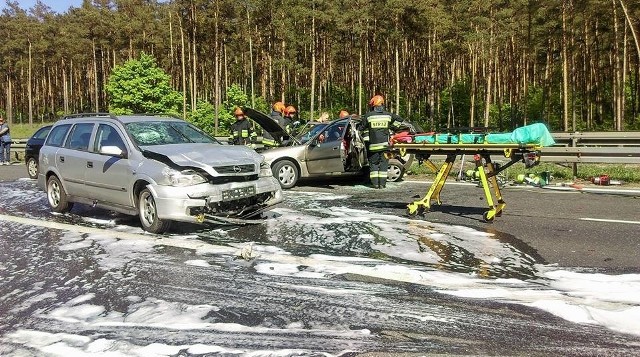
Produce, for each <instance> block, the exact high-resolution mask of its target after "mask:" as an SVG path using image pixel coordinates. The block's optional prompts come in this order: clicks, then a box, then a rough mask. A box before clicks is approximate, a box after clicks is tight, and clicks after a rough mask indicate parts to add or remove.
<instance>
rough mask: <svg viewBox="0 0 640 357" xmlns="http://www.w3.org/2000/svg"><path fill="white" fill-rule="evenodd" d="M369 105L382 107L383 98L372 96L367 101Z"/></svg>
mask: <svg viewBox="0 0 640 357" xmlns="http://www.w3.org/2000/svg"><path fill="white" fill-rule="evenodd" d="M369 105H370V106H372V107H379V106H381V105H384V97H383V96H381V95H374V96H373V97H372V98H371V100H370V101H369Z"/></svg>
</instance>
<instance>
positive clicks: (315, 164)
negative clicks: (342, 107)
mask: <svg viewBox="0 0 640 357" xmlns="http://www.w3.org/2000/svg"><path fill="white" fill-rule="evenodd" d="M347 123H348V121H346V120H340V121H337V122H333V123H331V124H329V125H327V126H326V127H325V128H324V130H323V131H322V132H321V133H320V134H319V135H318V136H316V137H315V138H314V139H313V140H312V141H311V142H310V143H309V145H307V149H306V153H305V155H306V160H307V170H308V171H309V173H310V174H328V173H337V172H345V165H344V162H345V160H346V150H345V149H346V148H345V143H344V135H345V131H346V130H345V128H346V126H347Z"/></svg>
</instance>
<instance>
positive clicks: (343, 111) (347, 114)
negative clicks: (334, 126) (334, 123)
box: [338, 110, 349, 119]
mask: <svg viewBox="0 0 640 357" xmlns="http://www.w3.org/2000/svg"><path fill="white" fill-rule="evenodd" d="M348 116H349V112H348V111H346V110H341V111H340V114H338V118H340V119H342V118H346V117H348Z"/></svg>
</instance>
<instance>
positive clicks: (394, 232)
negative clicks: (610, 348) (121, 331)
mask: <svg viewBox="0 0 640 357" xmlns="http://www.w3.org/2000/svg"><path fill="white" fill-rule="evenodd" d="M331 197H332V196H331V195H323V196H322V202H320V203H322V204H320V203H319V202H318V200H317V199H316V198H313V196H312V195H309V194H298V195H297V196H296V194H290V196H289V197H288V199H290V200H293V201H294V204H295V200H296V199H299V200H300V202H301V206H302V205H304V207H298V208H297V209H290V208H278V209H276V210H274V212H273V213H274V215H272V217H273V218H271V219H269V220H268V221H267V223H266V224H265V227H266V236H267V237H277V236H278V235H279V234H284V233H287V234H293V237H295V238H296V241H297V242H300V243H302V244H309V245H313V244H317V242H316V241H315V240H314V239H315V238H318V237H320V238H321V239H323V241H322V242H323V244H328V245H331V246H339V245H340V244H341V241H340V240H341V239H342V237H343V236H344V234H347V232H349V233H351V234H356V235H357V236H358V238H359V239H360V240H361V241H363V242H366V243H367V244H370V245H371V246H372V247H375V249H376V250H377V251H379V252H382V253H384V254H386V255H388V256H389V257H393V258H398V259H403V260H407V261H409V262H411V261H413V262H418V263H429V264H433V265H434V266H436V267H437V265H438V264H440V263H443V264H444V261H445V258H446V256H447V254H453V255H459V254H471V255H472V256H473V257H474V259H475V260H476V261H477V262H478V266H479V269H478V270H476V271H472V272H466V273H455V272H452V271H450V270H449V269H445V270H438V269H435V268H434V267H431V266H428V265H426V266H425V265H420V264H416V265H411V264H399V263H392V262H389V261H383V260H378V259H372V258H365V257H354V256H334V255H330V254H313V255H310V256H307V257H301V256H296V255H293V254H291V253H290V252H287V251H285V250H283V249H282V248H279V247H275V246H273V245H269V244H258V243H254V244H253V245H252V246H251V251H252V255H251V257H253V258H252V259H254V263H255V264H254V265H253V266H254V267H255V269H256V271H257V272H258V273H261V274H269V275H279V276H294V277H305V278H314V279H326V278H331V277H332V276H335V275H339V274H354V275H360V276H365V277H372V278H380V279H385V280H388V281H397V282H408V283H414V284H419V285H423V286H426V287H428V288H431V289H434V290H436V291H439V292H441V293H444V294H450V295H454V296H459V297H466V298H477V299H489V300H493V301H501V302H511V303H518V304H522V305H525V306H531V307H535V308H539V309H541V310H544V311H547V312H549V313H551V314H554V315H556V316H559V317H561V318H564V319H566V320H568V321H572V322H576V323H582V324H599V325H602V326H606V327H608V328H610V329H612V330H615V331H620V332H624V333H630V334H635V335H640V274H623V275H606V274H594V273H586V272H579V271H572V270H571V269H560V268H557V267H553V266H542V265H534V264H532V259H531V257H529V256H528V255H527V254H525V253H523V252H520V251H518V250H517V249H516V248H514V247H513V246H511V245H510V244H508V243H504V242H501V241H499V240H498V239H496V238H495V237H494V236H493V235H492V234H490V233H486V232H480V231H477V230H474V229H471V228H468V227H460V226H449V225H444V224H437V223H431V222H427V221H414V220H408V219H406V218H403V217H398V216H393V215H385V214H379V213H376V212H372V211H367V210H357V209H352V208H348V207H344V206H330V207H326V206H323V204H324V205H326V204H327V202H337V201H336V200H337V198H338V197H340V196H333V198H334V199H333V200H332V199H329V198H331ZM309 200H316V201H312V202H310V203H309V204H307V203H304V202H305V201H309ZM329 204H330V203H329ZM0 221H4V222H12V223H17V224H21V225H29V226H37V227H43V228H47V229H56V230H60V231H62V232H64V234H63V235H62V237H61V238H60V242H59V249H61V250H66V251H70V250H80V249H86V248H88V247H91V246H93V245H97V246H99V247H100V248H101V253H100V254H99V256H98V261H99V264H100V267H101V268H102V269H105V270H111V271H113V270H117V269H122V267H123V266H125V264H126V263H127V262H129V261H131V260H133V259H136V258H137V257H141V256H146V255H149V254H153V253H154V252H155V249H156V247H158V246H172V247H178V248H184V249H190V250H193V251H194V252H195V254H197V255H200V256H202V257H203V258H202V259H197V258H196V259H190V260H187V261H186V262H185V264H188V265H190V266H193V267H195V268H198V267H201V268H207V269H210V268H211V265H210V264H209V262H208V261H207V260H206V258H204V257H205V256H211V255H227V256H237V255H238V252H239V251H241V250H242V248H243V245H242V244H234V245H233V246H219V245H214V244H210V243H206V242H203V241H201V240H198V239H196V236H193V235H184V236H156V235H150V234H147V233H142V232H141V231H140V230H139V228H132V227H126V226H116V227H113V228H109V229H101V228H95V227H82V226H76V225H70V224H61V223H54V222H48V221H43V220H39V219H29V218H24V217H15V216H7V215H0ZM336 227H338V228H336ZM344 227H346V229H347V231H345V232H340V234H336V231H335V230H336V229H341V228H344ZM292 232H293V233H292ZM217 234H220V235H224V234H225V233H224V232H217ZM314 237H315V238H314ZM454 245H455V247H458V248H460V249H461V250H462V251H463V252H462V253H461V252H460V251H455V250H452V251H447V247H450V246H454ZM457 258H460V257H457ZM503 262H509V266H510V267H516V268H517V267H521V268H533V270H532V271H533V272H534V273H535V276H533V277H532V278H531V279H516V278H509V279H496V278H486V276H484V275H483V274H482V272H483V269H485V268H486V269H491V268H492V267H494V266H496V265H500V264H502V263H503ZM301 288H302V287H301ZM304 288H307V289H311V288H310V287H304ZM316 289H321V290H322V288H316ZM327 293H328V292H327ZM331 293H332V294H339V295H343V296H345V298H347V299H348V298H350V296H353V297H356V296H361V295H363V294H367V292H363V291H355V290H353V291H351V290H340V291H332V292H331ZM50 297H51V296H41V297H39V298H34V299H33V300H34V301H40V300H43V299H45V298H50ZM94 297H95V296H94V295H92V294H86V295H82V296H79V297H76V298H75V299H73V300H70V301H68V302H67V303H65V304H63V305H62V306H58V307H56V308H54V309H51V310H47V311H42V312H40V315H39V317H41V318H45V319H53V320H58V321H64V322H68V323H78V324H82V325H88V326H136V327H141V328H145V327H153V328H160V329H180V330H200V329H204V330H206V329H213V330H220V331H243V332H250V333H254V334H258V335H259V334H260V333H263V332H268V333H274V331H273V329H267V328H265V327H251V326H243V325H239V324H220V323H211V322H208V321H207V319H206V318H204V317H205V316H206V315H207V314H208V313H209V312H210V311H215V310H216V309H217V307H216V306H215V305H208V304H205V305H189V304H184V303H178V302H170V301H163V300H159V299H153V298H147V299H144V300H143V299H140V298H139V297H135V296H131V297H130V298H129V299H128V300H129V301H130V302H132V304H131V305H129V307H128V311H125V312H115V311H107V310H106V309H105V307H104V306H102V305H99V304H97V303H96V302H94V301H93V300H94ZM412 318H419V319H430V318H433V319H437V318H435V317H429V316H414V317H412ZM301 326H302V325H300V324H296V323H295V321H294V322H292V323H291V324H290V325H289V328H286V329H278V331H282V333H288V332H292V331H296V332H301V331H303V329H302V327H301ZM304 332H306V333H308V332H309V331H308V330H304ZM314 332H315V333H322V331H317V330H314ZM326 332H327V333H331V334H336V333H344V334H366V333H368V332H367V331H365V330H356V331H326ZM7 338H8V339H9V340H10V341H11V342H13V343H22V344H24V345H25V346H29V347H31V348H34V349H36V350H38V351H42V352H43V353H51V354H56V355H61V354H69V355H72V354H73V355H82V354H87V355H89V354H94V353H100V354H103V355H114V356H119V355H158V356H165V355H171V354H176V353H178V352H179V351H180V350H182V349H185V348H186V349H188V350H189V351H190V353H222V354H230V355H234V354H238V355H246V354H252V353H255V354H256V355H260V351H248V350H233V349H225V348H222V347H220V346H208V345H192V346H167V345H163V344H149V345H146V346H138V345H134V344H132V343H130V342H126V341H113V340H107V339H102V338H101V339H96V340H92V339H90V338H88V337H84V336H76V335H72V334H60V333H58V334H52V333H46V332H40V331H32V330H18V331H15V332H13V333H11V334H8V335H7ZM176 349H177V350H176ZM176 351H177V352H176ZM191 351H205V352H191ZM270 352H275V353H276V355H283V356H289V355H296V353H300V352H301V351H292V350H283V351H280V353H281V354H278V353H279V352H278V351H270Z"/></svg>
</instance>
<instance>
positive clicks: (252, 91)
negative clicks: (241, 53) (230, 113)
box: [247, 6, 256, 108]
mask: <svg viewBox="0 0 640 357" xmlns="http://www.w3.org/2000/svg"><path fill="white" fill-rule="evenodd" d="M247 23H248V24H250V23H251V19H250V18H249V7H248V6H247ZM249 66H250V69H249V71H250V72H251V108H255V106H256V93H255V91H254V87H253V84H254V72H253V40H252V39H251V31H249Z"/></svg>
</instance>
